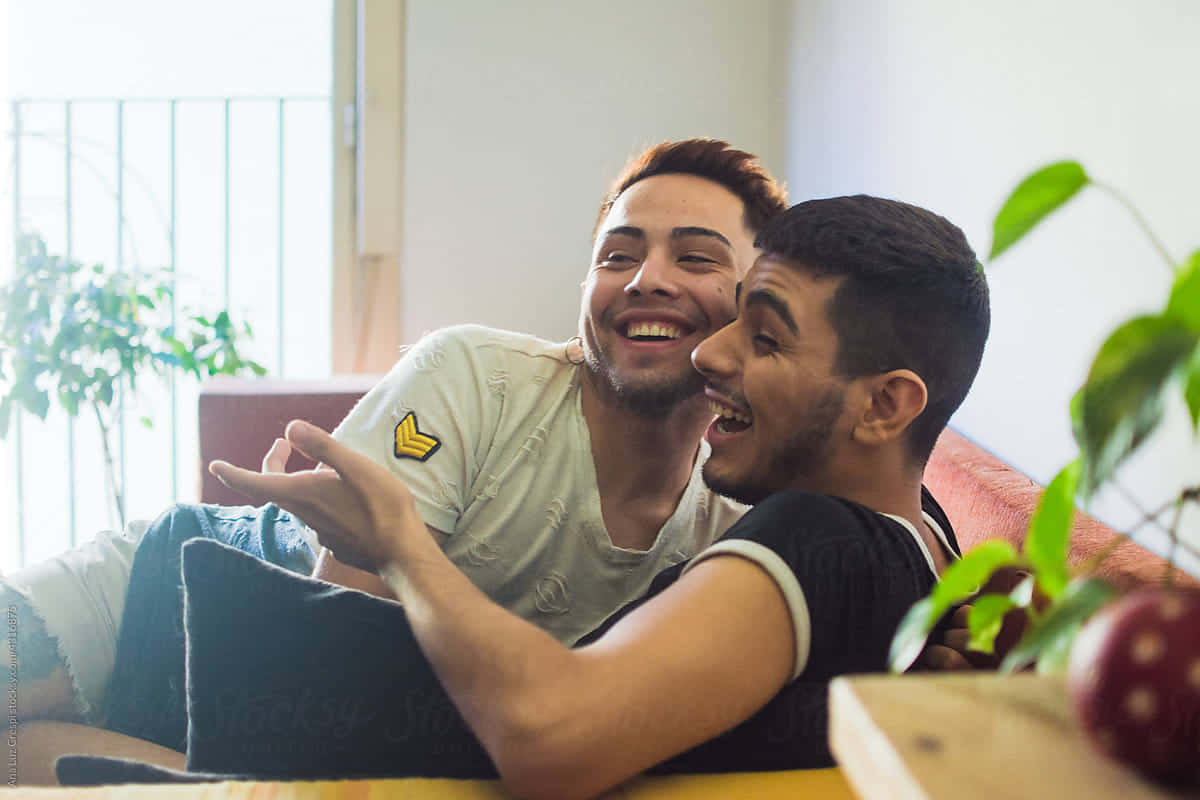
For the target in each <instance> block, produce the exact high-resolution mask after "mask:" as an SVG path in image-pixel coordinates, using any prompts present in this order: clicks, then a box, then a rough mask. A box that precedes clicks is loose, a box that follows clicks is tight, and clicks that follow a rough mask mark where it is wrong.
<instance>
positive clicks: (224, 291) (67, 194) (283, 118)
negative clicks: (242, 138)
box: [0, 96, 332, 566]
mask: <svg viewBox="0 0 1200 800" xmlns="http://www.w3.org/2000/svg"><path fill="white" fill-rule="evenodd" d="M84 109H86V110H87V111H88V112H89V114H90V116H91V117H95V116H96V115H95V113H92V112H95V111H96V110H97V109H111V112H112V114H111V120H112V121H111V122H110V124H113V125H114V128H113V129H110V130H109V131H108V133H107V134H102V133H97V132H96V130H95V127H96V126H95V125H93V126H92V128H91V129H87V130H82V131H81V129H80V128H81V126H80V117H81V114H82V112H83V110H84ZM131 109H137V111H138V112H139V114H142V115H143V116H144V112H146V111H147V110H152V111H154V112H155V113H161V115H163V116H164V117H165V120H160V121H159V122H160V123H162V125H161V127H164V128H165V133H164V135H165V137H166V142H165V147H163V149H164V150H165V155H166V158H165V160H164V161H165V163H159V164H158V165H157V167H154V168H153V169H150V168H148V167H147V159H145V158H141V159H137V161H138V163H136V164H133V163H131V160H132V159H131V158H130V153H129V152H128V147H129V144H128V142H127V137H128V135H129V134H130V131H131V123H130V118H129V117H130V110H131ZM197 109H207V110H209V111H212V110H215V111H216V112H217V113H218V115H219V124H218V127H219V133H218V136H219V153H218V154H217V156H216V159H217V160H218V161H219V162H220V166H219V174H220V176H221V177H220V200H219V208H213V207H212V206H213V203H212V199H211V198H209V199H208V200H198V199H196V198H191V200H192V205H193V206H195V207H196V208H199V209H205V211H204V212H203V213H207V214H208V215H209V216H211V215H213V214H219V218H220V225H219V230H220V234H219V236H220V239H221V248H220V250H221V255H220V262H221V263H220V281H219V287H214V286H213V285H212V283H213V281H212V280H211V276H209V277H208V279H207V280H208V286H206V287H203V288H201V289H199V290H198V291H197V292H195V295H196V296H197V297H201V298H204V299H208V300H210V304H211V303H212V302H217V301H219V302H220V305H221V307H222V308H230V307H231V306H232V305H233V301H234V298H233V295H232V291H231V287H232V286H233V281H234V278H235V276H236V274H235V267H234V258H233V244H232V243H233V236H234V230H235V220H234V218H233V201H234V198H235V193H234V189H233V187H234V176H235V175H236V174H237V172H236V169H235V166H234V159H233V157H232V153H233V146H234V144H235V142H236V141H237V140H236V139H235V138H234V134H235V133H237V132H242V133H245V134H246V135H250V134H253V136H254V137H255V138H256V140H259V142H260V145H259V147H260V149H261V140H262V139H263V138H264V135H265V134H269V135H270V136H273V138H274V148H273V150H274V162H275V163H274V166H275V169H274V172H275V185H274V186H273V187H270V189H269V194H270V195H271V196H272V199H271V200H270V201H269V203H268V201H266V200H261V201H260V202H258V206H257V207H256V213H257V211H263V212H264V216H266V217H270V216H272V215H273V216H274V225H275V229H274V231H273V232H272V233H273V237H272V238H273V240H274V242H273V245H274V247H273V249H274V254H273V256H274V258H273V260H274V264H273V265H272V266H273V270H274V297H273V300H274V305H275V306H276V313H275V319H274V320H273V327H274V339H275V347H274V352H273V353H272V354H271V356H270V357H268V356H267V354H265V353H262V352H260V350H261V348H257V349H256V350H258V351H256V352H255V354H254V355H255V357H256V359H257V360H259V361H262V362H264V363H266V364H267V365H268V367H269V368H270V372H271V373H273V374H275V375H281V374H284V373H285V372H286V365H287V355H288V353H287V352H286V347H287V339H288V336H287V334H286V331H285V319H286V317H287V315H288V306H287V304H286V299H285V286H286V285H287V281H288V278H289V268H290V267H291V265H292V264H293V263H295V262H297V261H307V262H309V263H307V267H310V268H311V267H312V264H311V261H312V259H313V256H312V253H311V252H310V251H311V250H312V248H311V247H303V246H293V247H289V241H288V240H289V235H288V233H287V231H286V226H285V218H286V217H285V212H286V211H287V209H288V203H287V193H288V191H289V190H290V188H289V179H291V178H294V177H295V176H296V175H297V174H298V173H297V171H296V168H295V167H294V166H293V167H292V168H289V167H288V164H287V161H286V156H287V155H288V150H287V145H288V144H289V140H290V137H289V136H288V132H289V124H288V119H289V114H291V113H296V111H297V109H303V110H304V112H305V113H311V114H314V115H319V116H320V117H321V118H322V119H323V125H321V126H320V131H321V133H320V134H319V135H318V136H316V137H314V136H313V133H314V131H315V130H316V128H315V127H314V128H302V132H305V131H306V132H307V133H308V136H307V137H304V136H302V137H299V138H300V139H301V140H302V141H303V142H307V143H309V144H308V145H306V146H307V147H308V148H309V149H310V150H313V153H312V157H311V158H306V165H305V166H304V167H303V168H304V169H312V170H314V174H316V173H315V171H317V170H320V171H321V172H322V174H323V175H324V176H325V179H328V175H329V174H330V172H331V166H330V158H331V152H332V151H331V148H330V147H329V146H328V145H329V140H328V136H329V132H330V131H331V130H332V128H331V124H330V117H329V113H330V98H328V97H307V96H305V97H301V96H292V97H166V98H86V99H45V98H19V99H14V100H11V101H10V102H9V113H10V131H9V135H10V137H11V152H12V163H11V176H12V230H13V236H14V245H15V240H16V239H17V238H18V237H19V236H20V235H22V233H25V232H30V231H31V230H38V232H39V233H40V234H42V235H43V236H44V237H45V238H46V239H47V242H48V244H50V243H51V242H53V243H54V244H55V245H57V246H52V247H51V249H52V250H53V251H54V252H59V253H61V254H62V255H64V256H65V257H66V258H67V259H68V260H73V259H75V258H76V257H77V255H78V254H79V248H78V247H77V242H76V239H77V236H78V235H79V217H80V211H81V210H86V214H85V215H84V216H85V217H86V218H87V219H88V220H94V219H95V218H96V217H97V216H100V215H104V214H109V213H112V214H114V216H115V222H116V235H115V265H114V268H115V269H118V270H123V269H127V268H128V267H129V266H131V262H137V261H140V260H142V258H143V257H149V254H148V253H145V252H143V253H141V254H139V253H138V252H137V249H138V248H137V240H136V239H135V238H134V236H133V231H134V230H135V229H137V230H139V231H140V230H144V229H145V227H146V226H147V225H154V226H156V227H159V228H161V229H162V230H161V232H162V236H161V237H160V238H161V239H162V240H164V244H165V247H162V248H161V250H162V252H161V254H160V258H159V259H158V260H159V261H160V263H159V264H157V266H160V267H162V268H163V269H165V270H166V272H167V274H168V275H169V282H170V285H171V288H172V289H173V292H172V303H171V310H170V311H171V320H172V325H174V324H175V321H176V316H177V314H179V312H180V309H181V307H182V303H183V302H185V300H186V293H184V294H181V292H180V291H179V289H180V287H179V285H178V283H177V276H178V275H179V271H178V266H179V262H180V256H181V251H180V249H179V246H180V242H179V237H178V235H177V234H178V229H179V222H180V215H179V209H180V201H181V198H184V197H185V194H184V192H182V191H181V186H180V181H179V170H180V161H181V154H180V151H179V142H180V134H181V126H180V121H179V118H180V116H181V113H182V112H184V111H185V110H186V111H192V110H197ZM243 109H254V110H255V112H256V113H257V116H258V118H257V120H256V121H255V122H253V124H247V125H246V126H245V127H244V128H243V129H238V128H237V126H236V125H235V112H236V111H239V110H243ZM263 109H266V110H267V112H268V113H269V114H270V115H272V116H273V117H274V126H273V127H274V130H273V131H272V130H270V127H271V126H269V125H267V124H264V123H263V114H262V113H261V112H262V110H263ZM55 116H57V117H58V124H55V123H54V122H53V121H52V118H53V117H55ZM151 127H152V126H151ZM322 137H323V142H324V145H325V146H324V147H323V148H319V149H314V148H313V147H312V146H311V143H312V142H313V141H315V140H319V139H322ZM143 138H144V137H143ZM106 139H107V141H105V140H106ZM160 144H163V143H160ZM37 145H41V146H42V150H43V151H45V150H47V149H49V150H59V151H61V153H59V154H58V157H61V159H62V161H61V163H60V166H59V167H57V168H55V169H61V172H62V184H61V186H60V190H59V191H58V192H53V191H51V190H50V186H49V184H50V183H51V182H52V181H49V180H46V176H45V175H38V174H37V173H38V169H39V166H38V165H40V168H41V171H42V172H43V173H48V172H50V171H52V170H51V169H50V168H48V167H47V164H48V162H47V160H46V158H45V157H43V158H41V159H40V160H39V161H38V164H34V163H33V162H34V160H33V159H31V152H30V151H31V148H33V147H35V146H37ZM41 155H42V156H45V153H44V152H43V153H42V154H41ZM81 168H82V172H83V173H84V178H85V179H86V180H90V181H91V182H92V183H93V184H94V185H96V186H99V187H101V188H102V189H103V191H104V193H105V195H106V197H107V198H108V200H109V201H110V202H111V203H112V206H113V208H111V209H104V208H103V207H97V203H95V202H91V203H90V204H89V205H87V206H86V208H85V207H84V206H82V205H81V208H80V209H77V208H76V205H80V200H79V189H80V186H81V182H80V172H81ZM159 170H161V172H162V173H165V174H160V175H157V176H154V175H151V174H150V172H152V171H159ZM156 177H157V178H158V181H157V182H158V183H159V184H163V183H165V189H164V188H163V187H161V186H160V187H158V188H156V187H155V186H154V184H155V178H156ZM127 184H133V185H134V186H135V187H136V188H137V189H139V190H140V191H141V194H142V199H143V201H145V202H143V207H142V208H141V209H140V210H138V211H134V210H131V209H130V207H129V205H130V197H129V196H128V195H127V189H128V185H127ZM30 187H36V189H37V193H36V196H37V197H38V198H39V202H37V203H34V202H32V200H31V198H33V197H34V196H35V195H34V193H31V192H30ZM251 188H253V187H251ZM256 193H257V195H260V196H265V193H264V192H262V191H261V187H258V190H256ZM48 197H49V198H50V199H49V200H47V198H48ZM58 198H60V199H61V200H60V201H59V199H58ZM268 204H269V205H273V209H264V208H261V207H263V206H266V205H268ZM35 206H36V208H35ZM190 207H191V206H189V208H190ZM148 209H149V210H148ZM188 213H189V214H191V215H192V216H197V215H198V214H201V213H202V212H199V211H189V212H188ZM147 217H158V219H157V220H150V219H148V218H147ZM325 222H326V225H325V234H324V235H325V236H326V237H328V235H329V225H328V217H326V220H325ZM93 227H95V225H94V224H93ZM41 228H58V231H60V232H61V233H57V234H54V232H53V231H49V230H40V229H41ZM52 234H53V235H52ZM127 244H128V245H129V249H130V250H131V251H133V253H132V258H131V257H130V254H127V249H126V245H127ZM293 251H294V252H293ZM14 252H15V246H14ZM296 254H302V256H303V257H298V256H297V255H296ZM88 260H92V261H94V260H95V259H88ZM325 261H326V263H325V264H324V265H323V268H324V270H325V272H326V274H328V271H329V264H328V259H325ZM138 266H144V265H141V264H139V265H138ZM0 277H3V276H2V275H0ZM214 294H216V295H219V298H216V297H213V295H214ZM205 295H207V298H205V297H204V296H205ZM326 338H327V337H326ZM326 369H327V367H326ZM165 392H166V397H167V400H166V405H167V407H168V409H169V413H168V415H167V416H168V417H169V419H168V420H167V435H166V440H167V442H166V449H167V450H168V451H169V452H168V461H169V465H170V468H169V491H168V492H166V493H164V494H169V496H163V497H161V498H160V499H159V506H160V507H161V506H165V505H166V504H167V503H169V502H175V501H178V500H179V499H180V494H181V493H180V463H181V452H180V435H179V428H180V424H181V414H180V403H181V401H183V400H184V399H185V398H184V394H187V393H185V392H183V391H182V390H181V387H180V386H178V385H177V383H176V381H175V380H174V377H173V376H172V377H171V378H169V379H168V380H167V381H166V386H165ZM188 396H189V397H191V398H192V404H193V407H194V392H193V393H191V394H189V395H188ZM118 408H119V411H118V419H119V428H118V430H117V432H116V439H117V447H116V455H115V457H116V462H117V470H118V475H119V481H120V484H121V486H123V487H126V490H127V491H126V493H127V496H128V487H129V486H130V484H129V483H128V481H127V477H128V474H129V469H128V464H129V462H130V460H131V455H130V453H129V452H128V447H127V444H128V439H129V433H128V431H127V426H126V418H127V416H128V414H127V411H126V409H125V398H124V397H122V398H120V399H119V401H118ZM60 417H61V418H55V419H54V421H53V424H54V425H57V426H59V427H60V428H61V429H62V432H61V438H63V439H64V441H65V447H64V450H65V452H63V453H62V457H63V458H65V460H66V465H67V466H66V469H65V470H63V471H62V473H61V474H62V475H63V476H65V480H64V481H63V483H64V484H65V485H64V487H63V493H65V495H66V497H65V509H64V510H65V527H66V529H67V533H68V536H67V537H66V539H65V541H62V542H58V543H55V544H56V545H58V546H57V547H55V548H52V549H62V547H65V546H71V545H74V544H76V543H77V542H78V541H79V540H80V534H81V533H85V534H87V535H91V534H92V533H95V531H96V530H99V529H100V528H101V527H104V526H103V525H97V524H95V522H94V521H93V522H92V523H90V524H89V525H88V527H90V529H87V530H85V529H84V527H83V526H82V525H81V516H82V514H81V509H80V503H79V499H78V492H77V487H78V486H80V483H79V479H80V471H79V464H80V455H81V454H80V445H79V432H78V431H77V430H76V425H75V421H74V419H73V418H68V417H66V416H65V415H60ZM25 423H26V420H23V419H22V414H21V413H20V412H17V413H15V415H14V418H13V420H12V427H11V430H10V434H9V440H8V442H7V444H9V445H10V446H11V450H12V453H13V463H14V466H15V480H14V486H13V487H12V496H13V498H14V500H15V508H14V509H12V512H11V517H10V519H11V524H12V525H13V526H14V527H15V530H14V531H13V532H12V533H13V535H15V537H16V546H15V560H16V562H17V564H16V565H17V566H19V565H21V564H24V563H26V561H27V560H29V559H28V556H29V553H30V548H29V546H28V544H29V541H28V534H29V530H30V527H31V520H30V496H31V486H30V482H29V480H28V479H27V475H26V472H27V467H28V461H29V456H30V447H31V445H32V444H36V443H35V442H32V441H31V431H30V430H29V428H28V426H27V425H26V424H25ZM56 435H57V434H56ZM51 438H53V437H51ZM0 444H4V443H0ZM184 460H185V461H186V459H184ZM40 491H41V494H42V496H43V497H42V499H41V500H39V501H38V503H39V505H40V503H42V502H45V498H46V497H53V496H54V495H55V494H56V493H55V492H48V491H46V487H40ZM93 505H94V504H93ZM2 520H3V517H0V525H3V526H5V527H7V525H8V523H6V522H4V521H2ZM41 549H42V550H43V551H45V550H46V549H47V548H46V547H43V548H41ZM10 552H13V551H12V550H10Z"/></svg>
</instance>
